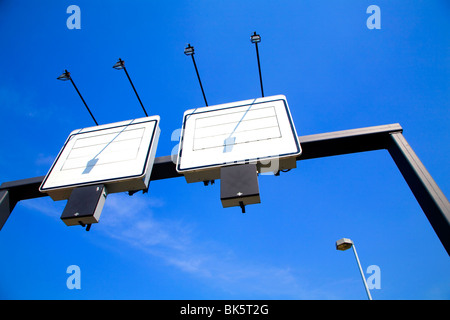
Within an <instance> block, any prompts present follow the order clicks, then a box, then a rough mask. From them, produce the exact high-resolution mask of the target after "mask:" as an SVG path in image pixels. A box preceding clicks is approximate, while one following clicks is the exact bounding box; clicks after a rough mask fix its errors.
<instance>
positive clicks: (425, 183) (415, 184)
mask: <svg viewBox="0 0 450 320" xmlns="http://www.w3.org/2000/svg"><path fill="white" fill-rule="evenodd" d="M390 139H391V141H390V145H389V147H388V151H389V153H390V155H391V156H392V159H393V160H394V162H395V163H396V165H397V167H398V169H399V170H400V172H401V174H402V175H403V178H404V179H405V181H406V182H407V183H408V186H409V188H410V189H411V191H412V193H413V194H414V196H415V197H416V199H417V202H418V203H419V205H420V207H421V208H422V210H423V212H424V213H425V215H426V217H427V219H428V221H429V222H430V224H431V226H432V227H433V229H434V231H435V232H436V234H437V236H438V237H439V239H440V240H441V242H442V244H443V245H444V247H445V249H446V250H447V253H448V254H449V255H450V203H449V201H448V199H447V198H446V197H445V195H444V193H443V192H442V191H441V189H440V188H439V187H438V185H437V184H436V182H435V181H434V180H433V178H432V177H431V175H430V173H429V172H428V171H427V169H426V168H425V166H424V165H423V164H422V162H421V161H420V159H419V157H418V156H417V155H416V154H415V153H414V151H413V149H412V148H411V146H410V145H409V144H408V142H407V141H406V139H405V138H404V136H403V134H402V133H392V134H390Z"/></svg>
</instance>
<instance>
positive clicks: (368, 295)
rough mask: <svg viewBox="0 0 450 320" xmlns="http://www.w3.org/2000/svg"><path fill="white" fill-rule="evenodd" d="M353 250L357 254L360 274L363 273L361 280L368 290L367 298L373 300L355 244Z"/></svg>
mask: <svg viewBox="0 0 450 320" xmlns="http://www.w3.org/2000/svg"><path fill="white" fill-rule="evenodd" d="M352 248H353V253H354V254H355V257H356V262H357V263H358V267H359V272H360V273H361V278H362V280H363V283H364V288H366V293H367V297H368V298H369V300H372V296H371V295H370V291H369V287H368V286H367V282H366V277H364V272H363V270H362V268H361V263H360V262H359V258H358V254H357V253H356V248H355V244H354V243H353V245H352Z"/></svg>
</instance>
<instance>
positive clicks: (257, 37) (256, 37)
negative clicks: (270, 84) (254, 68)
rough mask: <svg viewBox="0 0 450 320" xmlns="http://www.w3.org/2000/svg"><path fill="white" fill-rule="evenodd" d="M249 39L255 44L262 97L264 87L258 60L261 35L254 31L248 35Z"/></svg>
mask: <svg viewBox="0 0 450 320" xmlns="http://www.w3.org/2000/svg"><path fill="white" fill-rule="evenodd" d="M250 41H251V42H252V43H254V44H255V47H256V59H257V60H258V70H259V83H260V84H261V95H262V96H263V97H264V89H263V82H262V76H261V64H260V62H259V51H258V43H259V42H261V36H260V35H259V34H256V31H255V32H253V34H252V35H251V36H250Z"/></svg>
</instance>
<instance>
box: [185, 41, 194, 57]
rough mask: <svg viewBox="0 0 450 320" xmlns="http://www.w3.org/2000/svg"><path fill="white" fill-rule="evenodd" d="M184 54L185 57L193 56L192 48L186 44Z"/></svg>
mask: <svg viewBox="0 0 450 320" xmlns="http://www.w3.org/2000/svg"><path fill="white" fill-rule="evenodd" d="M184 54H185V55H187V56H192V55H193V54H194V47H193V46H191V45H190V44H189V43H188V45H187V47H185V48H184Z"/></svg>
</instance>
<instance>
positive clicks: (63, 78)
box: [56, 70, 71, 81]
mask: <svg viewBox="0 0 450 320" xmlns="http://www.w3.org/2000/svg"><path fill="white" fill-rule="evenodd" d="M56 79H57V80H61V81H67V80H70V79H71V78H70V72H69V71H67V70H64V73H63V74H62V75H60V76H59V77H58V78H56Z"/></svg>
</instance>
